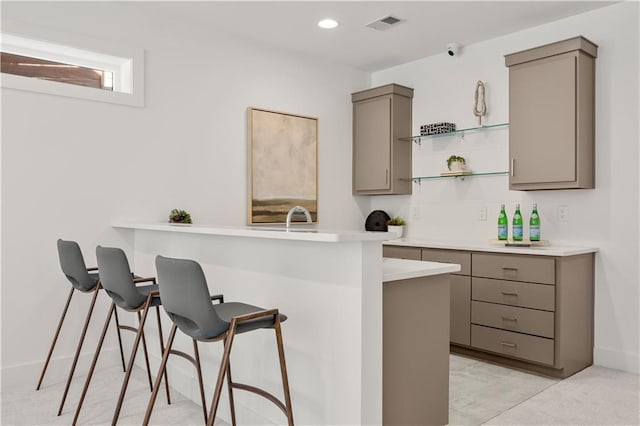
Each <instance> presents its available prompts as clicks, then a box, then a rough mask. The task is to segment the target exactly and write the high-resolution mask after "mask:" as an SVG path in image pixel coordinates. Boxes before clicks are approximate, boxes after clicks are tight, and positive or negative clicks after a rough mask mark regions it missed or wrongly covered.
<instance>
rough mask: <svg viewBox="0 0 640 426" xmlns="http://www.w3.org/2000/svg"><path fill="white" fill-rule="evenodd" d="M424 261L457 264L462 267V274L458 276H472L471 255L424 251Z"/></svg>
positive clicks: (435, 250) (455, 252)
mask: <svg viewBox="0 0 640 426" xmlns="http://www.w3.org/2000/svg"><path fill="white" fill-rule="evenodd" d="M422 260H428V261H430V262H442V263H457V264H459V265H460V268H461V269H460V272H454V273H455V274H457V275H470V274H471V253H468V252H465V251H456V250H437V249H422Z"/></svg>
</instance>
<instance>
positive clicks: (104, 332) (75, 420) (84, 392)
mask: <svg viewBox="0 0 640 426" xmlns="http://www.w3.org/2000/svg"><path fill="white" fill-rule="evenodd" d="M115 309H116V304H115V303H111V309H109V314H108V315H107V319H106V321H105V322H104V327H102V334H101V335H100V340H98V347H97V348H96V352H95V354H94V355H93V361H92V362H91V367H90V368H89V373H88V374H87V380H85V382H84V387H83V388H82V394H81V395H80V401H78V406H77V407H76V412H75V414H74V415H73V422H71V424H72V425H74V426H75V425H76V424H77V423H78V417H79V416H80V410H81V409H82V404H83V403H84V398H85V396H87V390H88V389H89V383H90V382H91V377H92V376H93V372H94V370H95V369H96V364H97V363H98V357H99V356H100V350H101V349H102V344H103V343H104V338H105V336H106V335H107V329H108V328H109V322H110V321H111V316H112V315H113V311H114V310H115Z"/></svg>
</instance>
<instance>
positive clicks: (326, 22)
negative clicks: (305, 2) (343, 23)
mask: <svg viewBox="0 0 640 426" xmlns="http://www.w3.org/2000/svg"><path fill="white" fill-rule="evenodd" d="M318 26H319V27H320V28H324V29H325V30H330V29H332V28H335V27H337V26H338V21H336V20H335V19H323V20H322V21H320V22H318Z"/></svg>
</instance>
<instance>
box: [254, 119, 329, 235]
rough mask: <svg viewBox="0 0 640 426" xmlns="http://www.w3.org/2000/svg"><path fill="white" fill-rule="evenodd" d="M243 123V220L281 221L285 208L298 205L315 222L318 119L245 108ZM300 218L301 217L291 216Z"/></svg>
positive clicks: (262, 222)
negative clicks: (245, 150)
mask: <svg viewBox="0 0 640 426" xmlns="http://www.w3.org/2000/svg"><path fill="white" fill-rule="evenodd" d="M247 127H248V131H247V136H248V137H247V139H248V143H247V146H248V155H247V157H248V167H247V169H248V191H247V192H248V197H247V199H248V201H247V207H248V208H247V222H248V223H249V224H250V225H273V224H283V223H285V222H286V216H287V212H288V211H289V209H291V208H292V207H295V206H302V207H305V208H306V209H307V210H309V213H310V214H311V219H312V223H314V224H317V223H318V141H319V138H318V118H317V117H310V116H306V115H300V114H293V113H288V112H282V111H274V110H270V109H265V108H257V107H249V108H248V109H247ZM300 221H303V222H306V218H305V217H304V215H295V216H294V217H293V218H292V222H300Z"/></svg>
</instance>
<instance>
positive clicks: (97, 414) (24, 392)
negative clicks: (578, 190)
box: [0, 355, 640, 425]
mask: <svg viewBox="0 0 640 426" xmlns="http://www.w3.org/2000/svg"><path fill="white" fill-rule="evenodd" d="M450 370H451V376H450V377H451V382H450V416H449V417H450V424H451V425H481V424H489V425H587V424H590V425H596V424H597V425H640V407H639V399H638V396H639V395H638V389H639V387H640V382H639V376H638V375H637V374H629V373H624V372H620V371H616V370H611V369H607V368H602V367H590V368H588V369H586V370H584V371H582V372H580V373H578V374H576V375H574V376H572V377H570V378H568V379H565V380H562V381H559V380H556V379H549V378H545V377H541V376H537V375H532V374H527V373H524V372H520V371H516V370H512V369H508V368H505V367H501V366H497V365H493V364H489V363H485V362H482V361H477V360H474V359H470V358H465V357H461V356H457V355H451V369H450ZM121 374H122V373H121V370H120V369H119V367H110V368H105V369H103V370H101V371H96V375H95V376H94V380H93V382H92V385H91V388H90V391H89V394H88V396H87V399H86V401H85V406H84V409H83V411H82V414H81V416H80V423H81V424H100V425H102V424H109V423H110V422H111V414H112V410H113V407H114V406H115V399H116V397H115V395H117V393H118V390H119V387H120V380H113V377H114V376H118V377H121ZM145 380H146V375H145V373H144V370H141V369H136V371H134V374H132V379H131V383H130V386H129V390H128V392H127V399H126V400H125V404H124V406H123V410H122V415H121V416H120V420H119V424H122V425H129V424H130V425H134V424H140V422H141V420H142V418H143V417H144V409H145V407H146V403H147V400H148V396H149V394H148V384H147V383H146V381H145ZM82 381H83V378H82V377H78V379H77V382H78V383H76V381H74V386H72V388H71V391H70V393H69V397H68V405H67V407H66V408H65V411H64V412H63V414H62V415H61V416H60V417H56V416H55V412H56V408H57V405H58V403H59V398H60V393H61V388H62V386H63V383H62V381H61V382H59V383H58V382H52V383H46V384H45V385H44V387H43V388H42V389H41V390H40V391H38V392H36V391H34V390H33V388H31V387H29V388H23V389H3V392H2V395H1V399H2V406H1V409H2V415H1V418H0V420H1V424H2V425H68V424H70V423H71V420H72V419H73V404H74V403H75V402H76V401H77V400H78V396H79V393H80V389H78V388H81V383H82ZM105 395H109V397H108V398H105V397H104V396H105ZM112 395H113V397H111V396H112ZM172 399H173V404H172V405H171V406H168V405H167V404H166V399H165V396H164V393H162V392H161V393H160V395H159V397H158V402H157V404H156V407H155V409H154V413H153V417H152V424H154V425H191V424H194V425H200V424H202V422H203V416H202V410H201V408H200V406H199V405H197V404H195V403H193V402H191V401H190V400H188V399H186V398H185V397H184V396H182V395H180V394H179V393H178V392H172ZM223 409H224V408H223ZM294 413H295V407H294ZM216 424H217V425H219V424H223V425H224V424H225V423H224V422H220V421H216Z"/></svg>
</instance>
